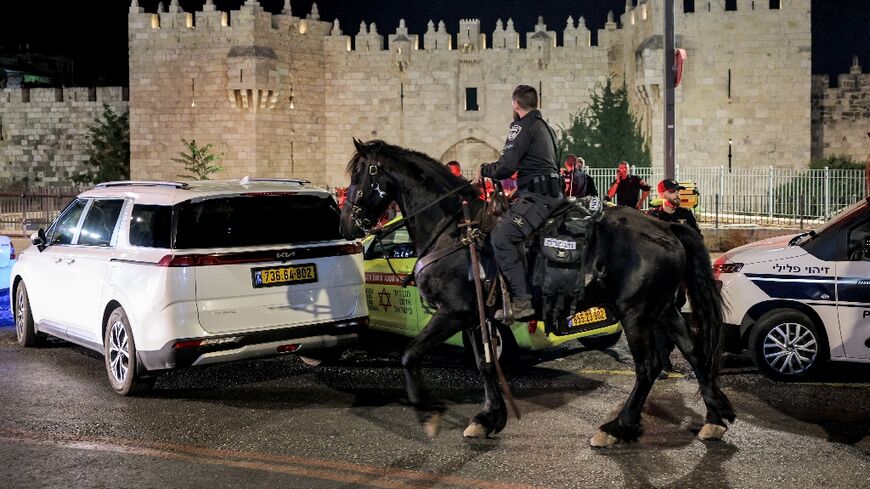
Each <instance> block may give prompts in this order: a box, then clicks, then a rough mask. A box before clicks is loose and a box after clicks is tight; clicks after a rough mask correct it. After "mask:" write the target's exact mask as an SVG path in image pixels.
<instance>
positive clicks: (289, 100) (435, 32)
mask: <svg viewBox="0 0 870 489" xmlns="http://www.w3.org/2000/svg"><path fill="white" fill-rule="evenodd" d="M693 3H694V7H695V8H694V11H692V12H685V8H680V7H682V6H683V5H682V2H677V12H678V14H677V19H676V20H677V22H676V31H677V45H678V47H681V48H683V49H686V51H687V52H688V61H687V63H686V67H685V70H684V73H683V82H682V85H681V86H680V87H679V88H678V89H677V133H676V135H677V146H676V149H677V158H678V163H679V164H680V165H681V166H682V167H690V166H715V165H725V164H727V149H728V141H729V139H730V140H732V141H733V148H732V149H733V155H734V156H733V164H734V166H736V167H741V166H743V167H754V166H767V165H773V166H777V167H803V166H805V165H806V164H807V162H808V161H809V159H810V156H811V142H812V143H813V144H815V142H816V140H818V141H820V142H821V143H820V144H821V145H822V146H820V147H821V148H822V149H821V151H823V152H827V151H828V150H829V149H830V150H833V149H835V148H837V147H838V146H837V144H835V141H834V140H833V139H832V137H833V134H839V133H840V132H845V131H846V130H847V129H846V126H845V125H843V126H842V129H841V128H839V127H840V125H842V124H841V123H840V122H838V120H839V119H840V118H841V117H858V118H859V119H861V118H870V116H868V115H866V114H865V112H866V111H860V112H859V111H854V110H848V111H847V110H845V109H844V110H842V111H840V112H837V111H836V110H835V109H834V106H833V105H831V104H830V103H829V102H826V101H832V100H833V99H837V98H838V97H839V98H842V97H841V95H839V94H841V92H843V90H840V91H838V92H836V94H834V93H833V92H832V93H827V92H825V93H822V92H819V93H820V94H821V95H819V96H818V97H811V93H813V94H814V93H816V92H813V91H812V87H813V79H812V76H811V72H810V65H811V60H810V52H811V49H810V44H811V37H810V0H784V1H782V2H779V5H778V6H779V8H775V9H771V8H770V5H771V3H770V2H767V1H752V0H739V1H738V2H737V3H736V7H737V10H726V9H725V6H724V5H725V2H724V1H719V0H716V1H713V0H711V1H695V2H693ZM660 10H661V4H660V2H649V1H646V0H641V1H640V2H639V3H638V4H637V5H635V3H634V1H633V0H629V1H628V2H627V3H626V11H625V12H624V13H623V14H622V15H621V16H619V17H618V18H617V17H616V16H614V15H610V16H609V18H608V21H607V22H606V24H605V25H604V26H603V28H601V29H597V31H596V30H594V28H590V27H587V25H586V22H585V20H584V19H583V18H582V17H579V16H572V17H569V18H568V19H567V20H566V21H565V22H564V24H563V22H562V21H559V22H558V23H557V24H554V25H550V26H548V24H547V22H545V19H542V18H539V19H538V22H537V25H536V26H535V28H534V31H533V32H528V33H518V32H516V30H515V28H514V23H513V20H512V19H510V18H508V19H501V20H499V21H498V22H497V23H496V25H495V27H494V30H492V31H489V30H488V28H487V27H486V26H482V25H481V23H480V21H479V20H477V19H463V20H461V21H460V22H459V25H458V29H459V31H458V32H456V33H452V32H450V31H449V30H448V27H447V26H446V25H445V24H444V23H443V22H437V23H436V22H434V21H431V22H429V25H428V27H427V31H426V32H425V33H410V32H408V29H407V28H406V26H405V24H404V22H403V21H401V20H398V22H397V24H398V27H397V28H396V29H395V30H394V31H393V32H391V33H385V34H382V33H381V32H386V31H385V30H384V29H383V26H381V28H380V29H379V26H376V25H375V24H373V23H372V24H367V23H365V22H363V23H362V25H361V26H359V28H358V30H356V27H354V30H355V31H356V32H353V33H350V34H347V35H346V34H345V33H344V32H343V31H342V26H340V25H339V23H338V21H333V22H326V21H321V20H320V16H319V14H318V12H317V8H316V5H315V6H314V7H312V10H311V12H310V13H308V14H307V15H304V16H297V15H294V14H293V12H292V9H291V6H290V1H289V0H287V1H285V5H284V8H283V10H282V11H281V12H280V13H278V14H271V13H269V12H266V11H264V10H263V8H262V7H261V6H260V4H259V3H258V2H257V1H256V0H246V1H245V2H244V4H243V5H242V6H241V7H240V8H239V9H238V10H232V11H228V12H222V11H218V10H217V9H216V8H215V6H214V4H213V2H212V1H211V0H209V1H207V2H206V4H205V6H204V7H203V10H202V11H197V12H183V11H181V9H180V8H179V7H178V4H177V3H175V2H173V3H171V4H170V7H169V8H168V11H164V12H145V11H144V10H143V9H142V8H141V7H139V6H138V3H137V2H135V1H134V2H133V5H132V6H131V8H130V13H129V17H128V33H129V52H130V102H129V110H130V121H131V122H130V123H131V154H132V176H133V177H134V178H161V179H165V178H170V179H171V178H176V175H177V173H178V166H177V165H176V164H175V163H173V162H172V161H171V158H173V157H175V156H177V155H178V153H179V152H180V151H182V150H183V146H182V144H181V138H185V139H196V141H197V143H199V144H207V143H212V144H214V145H215V147H216V150H217V151H218V152H221V153H223V155H224V166H225V167H226V168H227V171H226V173H225V174H224V176H225V177H231V178H238V177H242V176H244V175H258V176H273V177H301V178H307V179H310V180H312V181H313V182H315V183H319V184H325V185H331V186H338V185H344V184H346V183H347V182H346V176H345V175H344V167H345V164H346V162H347V161H348V159H349V158H350V157H351V154H352V152H353V145H352V142H351V138H352V137H357V138H360V139H363V140H368V139H374V138H378V139H384V140H386V141H388V142H391V143H395V144H400V145H404V146H408V147H411V148H414V149H416V150H419V151H423V152H426V153H428V154H430V155H431V156H433V157H435V158H438V159H441V160H442V161H447V160H450V159H457V160H459V161H460V162H461V163H462V164H463V165H464V166H465V168H466V169H471V168H473V167H474V166H476V165H477V164H479V163H482V162H484V161H491V160H494V159H496V158H497V157H498V154H499V151H500V149H501V148H502V145H503V143H504V138H505V135H506V131H507V126H508V124H509V122H510V94H511V91H512V90H513V88H514V87H515V86H516V85H518V84H521V83H523V84H528V85H532V86H535V87H536V88H538V89H539V90H540V92H541V101H542V111H543V114H544V116H545V117H546V119H547V120H548V122H549V123H550V124H551V125H552V126H553V127H557V128H558V127H559V126H564V125H567V124H568V123H569V122H570V116H571V115H572V114H574V113H576V112H577V111H578V110H580V109H581V108H583V107H585V106H586V105H587V104H588V103H589V93H590V90H592V89H593V88H594V87H595V86H596V85H597V84H600V83H603V82H604V81H605V80H606V79H607V77H608V76H611V75H615V77H616V82H617V83H622V81H625V82H626V83H627V85H628V87H629V92H630V94H631V98H632V104H633V109H634V110H635V112H636V113H637V115H638V117H639V118H640V119H641V121H642V125H643V128H644V131H645V132H646V134H647V135H649V136H650V138H651V141H652V148H653V160H654V164H655V165H661V161H662V159H663V155H662V150H661V139H662V136H661V135H662V114H661V104H662V102H661V86H660V85H661V73H662V69H663V53H662V39H661V35H660V34H659V33H660V31H661V25H662V19H661V12H660ZM575 19H576V20H575ZM547 20H548V21H551V20H552V19H547ZM557 25H558V26H559V27H556V26H557ZM562 26H563V27H562ZM593 40H594V41H595V42H593ZM850 80H851V78H850ZM850 83H851V82H850ZM856 83H859V82H856ZM864 83H865V82H860V83H859V85H861V86H864V85H863V84H864ZM109 90H118V89H109ZM862 90H863V89H862ZM45 97H48V99H47V101H46V102H45V103H46V104H47V105H46V107H47V108H49V109H50V107H49V106H54V104H60V105H59V107H62V106H63V104H64V103H66V101H64V102H63V103H60V102H51V99H52V97H51V94H50V93H49V94H48V95H45ZM849 97H850V100H852V98H851V97H852V95H849ZM811 100H815V101H817V102H818V103H819V104H821V105H820V107H821V106H824V110H821V109H820V110H819V111H813V112H812V114H813V115H814V116H816V117H815V118H814V119H812V120H813V121H816V125H815V126H812V127H811ZM122 102H123V101H119V103H122ZM33 103H34V102H30V104H31V105H30V106H29V108H30V109H34V115H33V117H35V118H37V119H38V118H40V117H44V116H42V115H40V114H41V113H42V112H41V110H43V109H39V110H36V109H37V105H33ZM825 104H828V105H825ZM19 105H20V104H19ZM100 106H101V104H95V109H96V110H99V107H100ZM842 106H843V104H842V103H840V104H839V105H837V107H842ZM9 110H10V109H9V108H7V107H5V106H4V104H3V103H2V99H0V113H2V112H3V111H9ZM14 110H25V111H27V110H28V109H27V108H25V109H14ZM837 110H839V109H837ZM47 111H48V112H51V110H47ZM61 111H63V109H61ZM22 117H24V116H18V119H15V122H10V123H7V122H3V124H6V125H9V124H11V126H10V127H16V128H24V127H25V124H24V122H22V121H23V119H22ZM28 117H30V116H28ZM70 117H72V116H70ZM81 117H82V118H83V119H84V118H92V117H91V116H90V115H87V116H86V115H81ZM861 120H865V121H866V119H861ZM818 124H822V126H821V127H822V129H821V130H818V129H817V128H818V127H819V125H818ZM865 125H866V124H865ZM829 127H830V128H836V129H830V130H829V129H828V128H829ZM16 130H17V129H16ZM52 131H55V132H57V131H59V133H62V134H68V135H67V136H63V138H75V137H78V136H76V134H78V133H75V132H70V131H72V130H71V129H70V130H69V131H68V130H67V126H63V125H60V126H57V127H55V126H50V127H43V132H45V133H46V137H47V135H48V134H49V133H51V132H52ZM7 132H8V130H7ZM853 132H854V131H853ZM850 134H851V133H850ZM55 137H56V138H57V137H59V136H55ZM847 139H848V141H847V143H848V145H850V149H848V151H851V152H858V151H859V150H858V149H857V148H858V146H859V144H858V143H857V139H856V138H855V137H854V136H852V135H850V136H848V138H847ZM825 145H826V146H825ZM852 145H854V146H855V148H852V147H851V146H852ZM6 146H7V147H8V148H9V149H7V150H5V151H6V153H0V154H2V155H3V156H4V157H5V158H7V161H9V158H10V157H14V156H17V155H18V153H20V152H21V151H23V150H22V146H21V140H20V139H18V140H16V143H15V144H9V143H7V144H6ZM43 146H45V144H43ZM815 149H816V146H813V151H815ZM844 150H845V149H844ZM28 151H29V153H28V154H29V155H30V156H28V159H26V160H21V161H17V162H16V163H14V165H18V166H16V169H15V171H14V172H7V173H0V180H2V178H4V177H3V175H10V176H11V175H13V174H15V175H33V178H36V174H38V173H40V172H41V173H42V177H41V178H54V179H56V180H59V179H62V178H63V175H64V174H63V173H59V174H58V175H57V176H52V174H51V170H50V168H51V166H50V165H48V166H46V165H47V163H45V162H44V161H40V162H36V161H35V160H34V159H33V158H34V157H35V158H45V157H47V155H45V154H44V153H39V152H37V153H34V150H32V149H28V150H26V151H25V152H28ZM866 153H867V151H866V149H865V150H863V154H865V155H866ZM52 158H53V159H55V160H56V159H57V157H56V156H52ZM72 160H73V161H78V162H80V161H81V160H80V159H79V160H75V158H73V159H72ZM589 163H590V164H591V165H593V166H603V165H607V164H613V163H614V162H589ZM11 165H13V163H6V167H9V168H11ZM40 165H41V166H40ZM6 167H4V168H0V172H4V171H6V170H5V168H6ZM31 170H36V171H35V172H33V171H31ZM63 171H65V172H67V173H68V172H69V171H70V170H68V169H65V170H63ZM6 178H9V177H8V176H7V177H6Z"/></svg>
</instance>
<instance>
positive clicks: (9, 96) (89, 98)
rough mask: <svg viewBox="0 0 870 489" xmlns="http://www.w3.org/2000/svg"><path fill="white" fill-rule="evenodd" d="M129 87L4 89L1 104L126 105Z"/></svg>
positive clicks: (0, 92)
mask: <svg viewBox="0 0 870 489" xmlns="http://www.w3.org/2000/svg"><path fill="white" fill-rule="evenodd" d="M128 94H129V92H128V89H127V87H56V88H51V87H49V88H44V87H43V88H4V89H2V90H0V104H3V105H7V106H15V105H31V106H32V105H43V106H44V105H52V106H58V105H60V104H66V105H86V104H96V105H102V104H112V105H114V104H116V103H119V102H123V103H126V102H127V100H128V99H129V96H128Z"/></svg>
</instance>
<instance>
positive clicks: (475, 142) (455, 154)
mask: <svg viewBox="0 0 870 489" xmlns="http://www.w3.org/2000/svg"><path fill="white" fill-rule="evenodd" d="M498 157H499V152H498V150H497V149H495V148H493V147H492V146H490V145H489V144H488V143H486V142H485V141H482V140H480V139H477V138H465V139H463V140H462V141H459V142H458V143H456V144H454V145H453V146H451V147H450V148H448V149H447V151H445V152H444V154H443V155H441V162H442V163H447V162H448V161H451V160H456V161H458V162H459V163H460V164H461V165H462V173H463V174H464V175H465V176H466V177H468V178H473V177H474V174H475V173H476V171H477V167H478V166H480V164H481V163H489V162H492V161H496V160H497V159H498Z"/></svg>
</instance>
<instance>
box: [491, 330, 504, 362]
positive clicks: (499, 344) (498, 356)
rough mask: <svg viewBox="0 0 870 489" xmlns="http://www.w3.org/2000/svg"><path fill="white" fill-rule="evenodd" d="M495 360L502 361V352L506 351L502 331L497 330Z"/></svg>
mask: <svg viewBox="0 0 870 489" xmlns="http://www.w3.org/2000/svg"><path fill="white" fill-rule="evenodd" d="M493 333H495V335H494V336H495V338H494V339H495V358H496V359H498V360H501V352H502V351H504V339H503V338H502V337H501V331H499V330H498V328H495V331H493Z"/></svg>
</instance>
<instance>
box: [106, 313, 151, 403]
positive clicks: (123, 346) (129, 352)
mask: <svg viewBox="0 0 870 489" xmlns="http://www.w3.org/2000/svg"><path fill="white" fill-rule="evenodd" d="M103 354H104V355H105V357H106V374H107V376H108V377H109V385H111V386H112V390H114V391H115V393H117V394H119V395H122V396H131V395H135V394H139V393H142V392H146V391H148V390H149V389H151V387H153V386H154V381H155V380H156V378H154V377H143V376H141V375H139V374H137V367H138V360H137V358H136V343H135V342H134V340H133V330H132V329H131V328H130V320H129V319H127V313H125V312H124V308H122V307H118V308H116V309H115V310H114V311H112V314H110V315H109V319H108V321H106V333H105V335H104V336H103Z"/></svg>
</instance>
